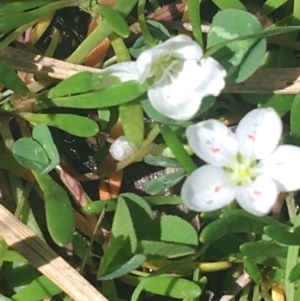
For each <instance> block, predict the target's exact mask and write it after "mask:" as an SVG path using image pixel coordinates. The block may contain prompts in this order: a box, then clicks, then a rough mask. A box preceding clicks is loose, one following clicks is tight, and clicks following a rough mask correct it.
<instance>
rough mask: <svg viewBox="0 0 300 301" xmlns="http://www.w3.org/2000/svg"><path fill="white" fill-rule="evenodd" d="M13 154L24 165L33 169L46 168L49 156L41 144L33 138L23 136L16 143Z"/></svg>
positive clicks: (40, 169)
mask: <svg viewBox="0 0 300 301" xmlns="http://www.w3.org/2000/svg"><path fill="white" fill-rule="evenodd" d="M12 154H13V156H14V157H15V159H16V160H17V161H18V162H19V163H20V164H22V165H23V166H25V167H27V168H29V169H32V170H39V171H42V170H45V169H46V168H47V167H48V166H49V163H50V161H49V158H48V156H47V153H46V152H45V150H44V148H43V147H42V146H41V144H40V143H39V142H37V141H35V140H33V139H31V138H21V139H19V140H17V141H16V142H15V143H14V146H13V148H12Z"/></svg>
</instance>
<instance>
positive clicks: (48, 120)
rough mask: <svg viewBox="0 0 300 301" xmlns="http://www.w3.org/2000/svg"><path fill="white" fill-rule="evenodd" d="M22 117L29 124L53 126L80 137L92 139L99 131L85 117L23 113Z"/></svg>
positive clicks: (94, 124) (93, 122) (91, 121)
mask: <svg viewBox="0 0 300 301" xmlns="http://www.w3.org/2000/svg"><path fill="white" fill-rule="evenodd" d="M21 115H22V117H23V118H24V119H26V120H27V121H29V122H32V123H38V124H39V123H42V124H46V125H49V126H53V127H56V128H59V129H61V130H63V131H66V132H68V133H70V134H72V135H75V136H78V137H91V136H94V135H96V134H97V133H98V131H99V127H98V125H97V123H96V122H95V121H93V120H91V119H89V118H87V117H83V116H78V115H73V114H33V113H22V114H21Z"/></svg>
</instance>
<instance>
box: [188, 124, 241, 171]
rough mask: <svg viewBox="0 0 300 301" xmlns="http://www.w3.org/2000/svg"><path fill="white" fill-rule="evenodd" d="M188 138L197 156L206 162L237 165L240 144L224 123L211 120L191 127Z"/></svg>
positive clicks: (215, 164)
mask: <svg viewBox="0 0 300 301" xmlns="http://www.w3.org/2000/svg"><path fill="white" fill-rule="evenodd" d="M186 137H187V140H188V144H189V145H190V146H191V148H192V149H193V151H194V152H195V154H196V155H197V156H198V157H199V158H201V159H202V160H204V161H205V162H207V163H210V164H212V165H214V166H228V167H229V166H231V165H232V164H235V163H236V157H237V152H238V144H237V141H236V139H235V136H234V134H233V133H232V132H231V131H230V129H229V128H228V127H227V126H225V125H224V124H223V123H221V122H219V121H217V120H214V119H209V120H206V121H202V122H199V123H197V124H194V125H190V126H189V127H188V128H187V130H186Z"/></svg>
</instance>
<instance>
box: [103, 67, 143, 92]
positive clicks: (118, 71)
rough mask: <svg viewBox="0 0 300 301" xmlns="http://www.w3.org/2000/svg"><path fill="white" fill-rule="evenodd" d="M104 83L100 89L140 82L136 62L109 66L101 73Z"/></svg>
mask: <svg viewBox="0 0 300 301" xmlns="http://www.w3.org/2000/svg"><path fill="white" fill-rule="evenodd" d="M100 75H101V76H102V81H101V83H100V86H99V87H97V88H98V89H102V88H105V87H109V86H111V85H115V84H118V83H121V82H125V81H129V80H138V75H137V73H136V63H135V62H124V63H119V64H116V65H112V66H109V67H107V68H105V69H103V70H101V71H100Z"/></svg>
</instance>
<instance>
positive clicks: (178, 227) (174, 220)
mask: <svg viewBox="0 0 300 301" xmlns="http://www.w3.org/2000/svg"><path fill="white" fill-rule="evenodd" d="M160 227H161V236H160V240H161V241H166V242H174V243H175V242H176V243H180V244H187V245H192V246H197V245H198V236H197V233H196V231H195V229H194V227H193V226H192V225H191V224H190V223H188V222H187V221H185V220H184V219H182V218H180V217H178V216H172V215H166V216H163V217H161V218H160Z"/></svg>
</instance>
